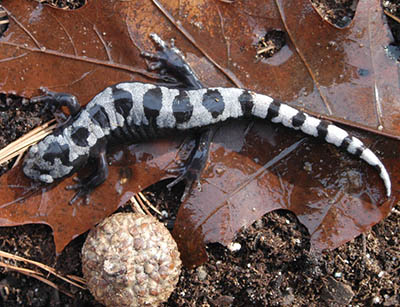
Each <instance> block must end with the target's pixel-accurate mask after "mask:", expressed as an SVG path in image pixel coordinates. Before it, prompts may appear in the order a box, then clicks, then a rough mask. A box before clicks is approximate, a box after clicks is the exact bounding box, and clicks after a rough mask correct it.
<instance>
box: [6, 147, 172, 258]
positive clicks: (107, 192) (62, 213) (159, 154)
mask: <svg viewBox="0 0 400 307" xmlns="http://www.w3.org/2000/svg"><path fill="white" fill-rule="evenodd" d="M178 144H179V142H175V143H174V142H173V141H168V142H167V141H165V142H157V143H156V144H143V145H142V144H140V145H132V146H130V147H128V148H127V149H125V150H124V151H121V150H119V151H116V152H114V154H113V155H111V156H110V159H109V163H110V164H111V166H110V168H109V171H110V172H109V177H108V179H107V181H106V182H105V183H104V184H102V185H101V186H100V187H98V188H97V189H96V191H95V192H94V193H92V194H91V198H90V204H89V205H84V204H80V203H79V202H78V201H77V203H74V204H73V205H68V202H69V200H70V199H71V198H72V196H73V195H74V193H75V192H73V191H67V190H65V187H66V186H67V185H71V184H73V181H72V179H71V178H68V179H65V180H63V181H62V182H60V183H58V184H57V185H52V186H46V187H39V188H38V187H37V186H35V184H33V183H32V182H31V181H30V180H28V179H27V178H26V177H25V176H24V175H23V173H22V171H21V168H20V167H16V168H14V169H12V170H11V171H9V172H7V173H6V174H5V175H3V176H1V177H0V195H1V201H0V224H1V226H14V225H23V224H28V223H42V224H47V225H49V226H51V228H52V229H53V232H54V241H55V244H56V251H57V252H61V251H62V250H63V249H64V247H65V246H66V245H67V244H68V243H69V242H70V241H71V240H72V239H73V238H75V237H76V236H77V235H79V234H81V233H83V232H85V231H87V230H88V229H90V228H92V227H93V226H94V225H96V224H97V223H98V222H100V221H101V220H103V219H104V218H105V217H106V216H109V215H110V214H111V213H113V212H114V211H115V210H116V209H117V208H118V206H121V205H123V204H125V203H126V202H127V201H128V200H129V199H130V198H131V197H132V196H133V195H134V194H135V193H137V192H140V191H141V190H142V189H144V188H145V187H147V186H149V185H151V184H154V183H156V182H158V181H159V180H161V179H162V178H163V177H164V176H165V169H166V168H168V167H171V166H170V164H171V161H174V158H175V154H176V148H177V146H178ZM172 166H173V165H172ZM81 201H82V200H81Z"/></svg>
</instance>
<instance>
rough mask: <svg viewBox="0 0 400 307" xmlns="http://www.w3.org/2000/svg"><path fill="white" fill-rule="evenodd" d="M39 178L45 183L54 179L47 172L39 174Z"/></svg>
mask: <svg viewBox="0 0 400 307" xmlns="http://www.w3.org/2000/svg"><path fill="white" fill-rule="evenodd" d="M39 180H40V181H42V182H45V183H52V182H53V181H54V179H53V177H51V176H50V175H47V174H42V175H40V176H39Z"/></svg>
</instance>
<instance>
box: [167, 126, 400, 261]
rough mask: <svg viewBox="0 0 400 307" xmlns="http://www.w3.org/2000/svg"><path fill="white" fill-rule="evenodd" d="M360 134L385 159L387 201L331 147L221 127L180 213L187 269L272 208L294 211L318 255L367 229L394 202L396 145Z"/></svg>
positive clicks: (354, 163)
mask: <svg viewBox="0 0 400 307" xmlns="http://www.w3.org/2000/svg"><path fill="white" fill-rule="evenodd" d="M352 132H353V134H354V135H356V136H359V133H358V132H357V131H352ZM363 136H364V137H363V140H364V141H365V142H366V144H368V145H370V147H371V148H372V149H373V150H374V151H377V152H380V153H382V154H381V155H382V156H383V157H385V158H384V161H383V162H384V164H385V165H386V166H387V167H388V171H389V173H391V174H392V183H393V191H394V192H393V194H394V195H393V196H392V197H391V198H390V199H389V200H386V197H385V189H384V187H383V184H382V182H381V180H380V177H379V175H378V174H377V172H376V171H375V169H373V168H372V167H370V166H369V165H367V164H366V163H364V162H362V161H359V160H357V159H354V158H353V157H350V156H349V155H348V154H345V153H343V152H340V150H338V149H337V148H335V147H333V146H331V145H329V144H324V143H321V142H320V141H318V140H315V139H313V138H310V137H304V135H302V134H301V133H293V131H291V130H289V129H285V128H280V127H279V128H277V127H276V126H274V125H272V124H268V123H267V124H266V123H263V122H262V121H259V122H256V124H255V125H254V126H253V127H252V128H251V129H250V130H249V129H248V123H241V124H240V125H238V124H237V123H234V124H231V125H229V126H224V127H222V128H221V129H220V130H219V132H218V134H217V135H216V137H215V139H214V144H213V146H212V149H211V154H210V156H211V159H210V163H209V166H208V168H207V169H206V171H205V172H204V173H203V177H202V181H201V186H202V189H201V191H195V192H194V193H192V195H191V196H190V198H189V199H188V200H187V201H186V202H185V203H183V204H182V205H181V207H180V209H179V212H178V216H177V219H176V223H175V226H174V230H173V235H174V238H175V239H176V241H177V243H178V246H179V249H180V251H181V257H182V261H183V262H184V263H185V265H186V266H188V267H192V266H196V265H199V264H201V263H203V262H204V261H206V260H207V255H206V252H205V246H204V244H205V243H210V242H219V243H221V244H224V245H228V244H229V243H230V242H231V241H232V240H233V239H234V237H235V234H236V233H237V231H239V230H240V229H241V228H242V227H245V226H248V225H250V224H252V223H253V222H254V221H256V220H257V219H259V218H261V217H262V216H263V215H264V214H265V213H267V212H270V211H273V210H276V209H287V210H290V211H292V212H293V213H295V214H296V216H297V217H298V219H299V221H300V222H301V223H302V224H303V225H304V226H306V228H307V229H308V231H309V233H310V236H311V246H312V249H314V250H318V251H321V250H324V249H333V248H336V247H338V246H340V245H341V244H343V243H345V242H347V241H349V240H351V239H352V238H354V237H355V236H357V235H359V234H360V233H362V232H365V231H366V230H368V229H369V228H370V227H371V226H372V225H374V224H376V223H377V222H379V221H380V220H381V219H382V218H384V217H385V216H386V215H387V214H388V213H389V211H390V209H391V207H392V206H393V204H394V203H395V202H396V199H398V197H399V193H398V191H399V182H400V181H399V174H398V172H397V168H398V159H397V156H396V152H398V150H399V149H400V148H399V142H398V141H394V140H389V139H385V138H383V137H377V136H372V135H368V136H367V137H366V135H365V134H364V135H363ZM385 200H386V201H385Z"/></svg>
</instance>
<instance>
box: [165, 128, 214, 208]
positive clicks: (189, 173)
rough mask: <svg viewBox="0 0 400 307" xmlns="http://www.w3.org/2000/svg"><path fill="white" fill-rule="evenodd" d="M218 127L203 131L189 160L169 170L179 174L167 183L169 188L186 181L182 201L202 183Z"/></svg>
mask: <svg viewBox="0 0 400 307" xmlns="http://www.w3.org/2000/svg"><path fill="white" fill-rule="evenodd" d="M216 129H217V128H216V127H214V126H213V127H210V128H208V129H206V130H205V131H203V132H201V133H200V134H199V135H198V136H197V138H196V146H195V147H194V148H193V150H192V152H191V154H190V158H189V159H188V161H186V163H184V165H183V166H182V167H179V168H176V169H170V170H168V172H169V173H172V174H179V176H178V177H177V178H176V179H175V180H174V181H172V182H171V183H170V184H168V185H167V188H168V189H171V188H172V187H173V186H175V185H176V184H178V183H179V182H181V181H183V182H185V191H184V192H183V195H182V197H181V200H182V201H184V200H185V199H186V198H187V197H188V196H189V194H190V192H191V191H192V189H193V186H194V185H195V184H196V183H198V184H200V183H199V179H200V176H201V174H202V172H203V170H204V168H205V166H206V164H207V161H208V154H209V150H210V144H211V141H212V138H213V136H214V134H215V131H216Z"/></svg>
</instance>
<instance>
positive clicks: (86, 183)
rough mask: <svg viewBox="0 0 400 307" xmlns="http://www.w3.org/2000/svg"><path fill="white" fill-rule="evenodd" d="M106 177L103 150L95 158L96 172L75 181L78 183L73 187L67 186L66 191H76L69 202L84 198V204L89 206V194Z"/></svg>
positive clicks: (106, 168) (106, 170)
mask: <svg viewBox="0 0 400 307" xmlns="http://www.w3.org/2000/svg"><path fill="white" fill-rule="evenodd" d="M107 177H108V165H107V158H106V151H105V150H103V151H101V152H100V153H99V156H98V157H97V170H96V171H95V172H94V173H93V174H91V175H90V176H88V177H86V178H83V179H77V181H78V183H77V184H74V185H70V186H67V187H66V189H67V190H76V191H77V192H76V193H75V195H74V196H73V197H72V199H71V200H70V201H69V203H70V204H73V203H74V202H75V201H76V200H77V199H78V198H84V199H85V203H86V204H89V200H90V193H91V192H92V191H93V190H94V189H95V188H97V187H98V186H99V185H101V184H102V183H103V182H104V181H105V180H106V179H107Z"/></svg>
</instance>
